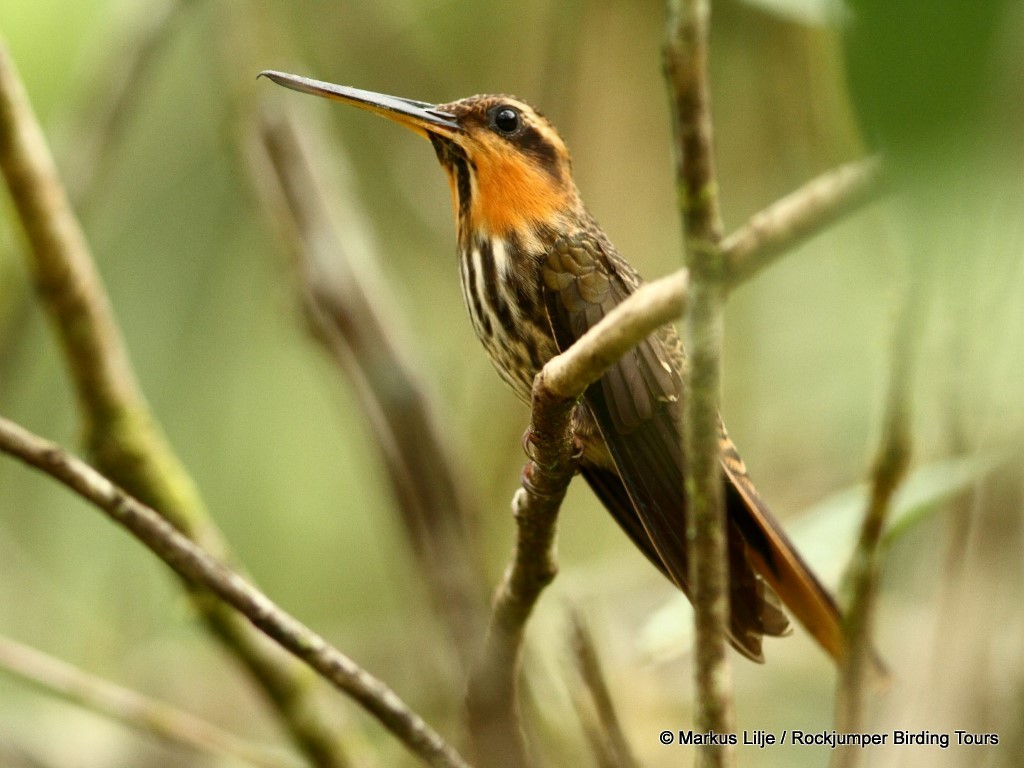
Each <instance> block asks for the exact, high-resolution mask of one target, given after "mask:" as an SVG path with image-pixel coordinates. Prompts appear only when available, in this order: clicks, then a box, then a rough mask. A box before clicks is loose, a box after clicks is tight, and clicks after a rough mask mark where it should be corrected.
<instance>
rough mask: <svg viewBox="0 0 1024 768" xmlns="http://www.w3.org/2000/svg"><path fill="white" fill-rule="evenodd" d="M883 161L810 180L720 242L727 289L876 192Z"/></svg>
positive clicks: (860, 162)
mask: <svg viewBox="0 0 1024 768" xmlns="http://www.w3.org/2000/svg"><path fill="white" fill-rule="evenodd" d="M881 176H882V163H881V160H880V159H879V158H878V157H869V158H867V159H866V160H858V161H856V162H852V163H846V164H845V165H841V166H839V167H838V168H833V169H832V170H829V171H826V172H825V173H823V174H821V175H820V176H818V177H816V178H814V179H811V180H810V181H808V182H807V183H806V184H804V185H803V186H802V187H800V188H799V189H797V190H795V191H793V192H791V193H790V194H788V195H786V196H785V197H783V198H781V199H780V200H777V201H775V202H774V203H772V204H771V205H770V206H768V207H767V208H765V209H764V210H762V211H760V212H758V213H756V214H754V215H753V216H751V217H750V220H749V221H748V222H747V223H746V224H744V225H743V226H742V227H740V228H739V229H738V230H736V231H735V232H733V233H732V234H730V235H729V236H728V237H726V238H725V239H724V240H723V241H722V246H721V248H722V258H723V259H725V266H724V268H725V270H726V272H727V276H726V280H727V282H728V288H729V289H730V290H731V289H733V288H735V287H737V286H738V285H739V284H741V283H743V282H745V281H747V280H749V279H750V278H751V277H753V276H754V275H756V274H757V273H758V272H760V271H761V270H762V269H764V268H765V267H768V266H769V265H771V264H774V263H775V261H776V260H777V259H778V258H779V257H781V256H783V255H784V254H786V253H787V252H788V251H790V250H791V249H792V248H794V247H795V246H797V245H799V244H800V243H801V242H803V241H804V240H807V239H808V238H810V237H813V236H814V235H816V234H818V233H819V232H820V231H821V230H823V229H825V228H826V227H828V226H829V225H830V224H832V223H834V222H835V221H838V220H839V219H841V218H842V217H843V216H845V215H846V214H848V213H850V212H851V211H854V210H856V209H857V208H859V207H860V206H862V205H864V204H866V203H868V202H870V201H871V200H873V199H874V198H875V197H876V196H877V194H878V193H879V191H880V181H881Z"/></svg>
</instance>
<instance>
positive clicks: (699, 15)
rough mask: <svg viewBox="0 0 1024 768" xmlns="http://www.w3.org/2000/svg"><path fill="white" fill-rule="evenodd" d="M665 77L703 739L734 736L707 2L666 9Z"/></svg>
mask: <svg viewBox="0 0 1024 768" xmlns="http://www.w3.org/2000/svg"><path fill="white" fill-rule="evenodd" d="M668 7H669V22H668V33H667V39H666V42H665V74H666V79H667V81H668V87H669V94H670V99H671V105H672V116H673V127H674V130H675V137H676V187H677V190H678V192H677V194H678V197H679V201H680V206H681V209H682V218H683V236H684V243H685V249H686V266H687V268H688V269H689V271H690V292H689V298H688V301H687V311H686V322H685V330H686V334H685V335H686V339H685V341H686V347H687V351H688V352H689V355H690V357H689V364H688V365H687V367H686V370H685V372H684V384H685V386H686V398H685V401H684V403H683V455H684V456H686V462H685V467H684V483H683V484H684V488H685V497H686V514H687V539H688V541H689V542H690V545H689V560H690V566H689V567H690V584H691V586H692V590H693V595H692V597H693V608H694V623H695V628H696V654H695V658H696V669H695V683H696V686H695V700H696V701H695V706H696V708H697V727H698V728H699V729H700V730H701V731H704V732H709V731H715V732H716V733H730V732H732V731H733V720H734V717H733V711H732V710H733V708H732V673H731V668H730V665H729V657H728V656H727V654H726V643H725V633H726V626H727V623H728V620H729V590H728V579H729V573H728V566H727V561H726V536H725V530H726V529H725V508H724V504H723V491H722V473H721V469H720V461H721V456H720V448H719V440H718V428H719V427H718V404H719V397H720V391H721V355H722V333H723V326H722V314H723V306H724V302H725V274H726V273H725V269H724V261H723V259H722V257H721V251H720V244H721V238H722V221H721V215H720V213H719V206H718V182H717V179H716V177H715V163H714V142H713V138H712V124H711V106H710V88H709V85H708V29H709V19H710V15H711V7H710V2H709V0H670V2H669V3H668ZM697 760H698V765H703V766H708V768H712V767H714V768H719V767H721V766H728V765H732V764H734V763H735V751H734V750H733V749H731V747H730V746H729V745H708V746H704V747H701V748H700V749H699V750H698V753H697Z"/></svg>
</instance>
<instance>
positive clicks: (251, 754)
mask: <svg viewBox="0 0 1024 768" xmlns="http://www.w3.org/2000/svg"><path fill="white" fill-rule="evenodd" d="M0 671H3V672H6V673H7V674H9V675H12V676H14V677H16V678H18V679H20V680H22V681H23V682H26V683H28V684H30V685H33V686H35V687H36V688H38V689H40V690H41V691H45V692H46V693H49V694H53V695H55V696H58V697H59V698H61V699H64V700H65V701H68V702H71V703H72V704H77V705H79V706H81V707H84V708H86V709H88V710H91V711H93V712H98V713H99V714H102V715H106V716H107V717H109V718H111V719H113V720H116V721H118V722H120V723H123V724H124V725H127V726H129V727H131V728H134V729H135V730H137V731H140V732H142V733H146V734H149V735H152V736H156V737H157V738H159V739H163V740H164V741H166V742H169V743H172V744H178V745H181V746H184V747H188V748H189V749H192V750H195V751H197V752H198V753H200V754H207V755H209V754H216V755H221V756H224V757H228V758H233V759H235V760H243V761H245V762H247V763H249V764H250V765H255V766H260V768H291V767H292V766H295V764H296V763H295V760H294V759H289V758H287V757H286V756H284V755H282V754H279V753H278V752H277V751H275V750H272V749H270V748H268V747H263V746H258V745H256V744H252V743H250V742H247V741H246V740H245V739H242V738H240V737H239V736H236V735H235V734H233V733H228V732H227V731H224V730H221V729H220V728H217V727H215V726H212V725H210V724H209V723H208V722H206V721H205V720H201V719H200V718H198V717H196V716H194V715H190V714H188V713H186V712H182V711H181V710H179V709H176V708H174V707H172V706H170V705H168V704H165V703H163V702H161V701H155V700H153V699H150V698H148V697H146V696H143V695H141V694H139V693H136V692H135V691H132V690H129V689H127V688H122V687H121V686H119V685H114V684H113V683H111V682H109V681H107V680H104V679H102V678H100V677H97V676H95V675H91V674H89V673H88V672H84V671H82V670H81V669H78V668H77V667H74V666H72V665H71V664H68V663H66V662H64V661H61V660H60V659H55V658H53V657H52V656H48V655H47V654H45V653H42V652H41V651H38V650H36V649H35V648H30V647H28V646H26V645H22V644H21V643H18V642H15V641H14V640H11V639H9V638H5V637H0Z"/></svg>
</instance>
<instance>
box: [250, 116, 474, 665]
mask: <svg viewBox="0 0 1024 768" xmlns="http://www.w3.org/2000/svg"><path fill="white" fill-rule="evenodd" d="M260 137H261V140H262V141H261V147H262V149H263V152H262V154H261V156H260V158H258V159H262V160H264V162H260V163H258V165H257V162H258V159H254V161H253V163H252V165H254V166H256V168H254V173H253V175H254V176H255V177H256V184H257V186H258V187H260V188H261V191H262V192H263V195H264V198H265V199H266V202H267V208H268V210H273V211H274V212H275V213H276V215H277V217H278V218H280V219H282V224H283V226H282V227H281V229H282V230H285V232H286V236H287V237H288V240H289V241H290V242H289V245H290V247H291V250H292V252H293V254H294V257H295V260H296V271H297V272H298V273H299V286H298V290H299V293H300V297H301V301H302V303H303V307H304V309H305V315H306V319H307V322H308V325H309V328H310V332H311V334H312V335H313V337H314V338H315V339H316V340H317V341H319V342H320V344H321V345H322V346H323V348H324V349H325V350H326V351H327V352H328V354H329V355H330V356H331V358H332V359H333V360H334V361H335V363H337V365H338V367H339V368H340V369H341V371H342V372H343V374H344V375H345V377H346V379H347V380H348V382H349V383H350V384H351V386H352V387H353V389H354V390H355V393H356V396H357V398H358V400H359V402H360V406H361V410H362V412H363V414H364V416H365V418H366V419H367V421H368V422H369V428H368V430H367V431H368V434H369V435H370V436H371V438H372V439H373V440H374V441H375V442H376V445H377V447H378V450H379V452H380V455H381V461H382V464H383V465H384V467H385V469H386V470H387V473H388V477H389V479H390V481H391V487H392V490H393V491H394V494H395V497H396V500H397V502H398V503H397V505H396V506H397V508H398V510H399V512H400V518H401V521H402V523H403V528H404V530H405V531H406V533H407V534H408V537H409V541H410V545H411V547H412V550H413V553H414V554H415V556H416V560H417V563H418V564H419V567H420V573H421V574H422V576H423V580H424V583H426V584H427V585H428V587H429V589H430V594H431V596H432V599H433V603H434V607H435V610H436V611H437V613H438V615H439V616H441V617H442V618H444V619H445V620H446V621H445V625H446V628H447V630H448V632H449V635H450V636H451V638H452V640H453V643H454V646H455V649H456V652H457V656H458V657H459V659H460V660H461V662H462V665H463V669H464V672H468V669H469V667H470V663H471V660H472V659H474V658H475V657H476V654H477V652H478V648H479V643H480V637H481V635H482V634H483V627H484V616H485V612H486V609H487V595H486V590H485V588H484V583H485V582H484V579H483V573H482V568H481V567H480V566H479V564H478V562H476V560H475V557H474V555H475V553H476V550H475V548H474V546H473V537H472V536H471V535H470V533H469V530H468V527H469V525H470V523H471V521H472V520H473V519H474V518H475V515H474V514H473V511H472V510H471V509H470V507H469V503H468V501H467V499H466V493H465V491H464V490H463V488H462V485H463V484H462V483H460V481H459V480H458V478H459V476H460V474H462V473H460V472H459V471H458V470H457V468H456V467H455V463H454V459H453V458H452V455H451V450H450V447H449V445H448V443H447V441H446V440H445V439H444V436H443V434H442V430H441V429H440V427H439V425H438V421H437V418H436V416H435V413H434V409H433V403H432V402H431V400H430V398H429V397H428V394H427V391H426V387H425V386H424V384H423V382H422V381H421V378H420V376H419V375H418V374H417V369H416V366H415V365H414V364H413V363H412V362H411V359H412V357H413V356H412V354H411V353H410V352H409V351H408V350H407V349H405V348H403V347H402V346H401V345H400V343H399V339H400V335H399V334H396V333H395V332H394V329H395V327H396V326H397V325H399V324H400V313H399V312H398V311H397V310H396V308H395V305H394V302H393V301H391V300H390V297H389V296H387V295H385V294H386V291H385V290H384V287H383V280H381V279H379V278H377V276H376V275H374V274H372V273H371V274H366V273H367V271H368V270H371V269H372V266H373V265H372V263H367V262H368V261H369V259H370V258H372V256H371V255H370V254H362V255H363V256H364V257H366V258H363V259H362V260H360V259H358V258H355V257H353V255H352V254H348V253H347V252H346V251H347V250H348V249H346V247H345V246H344V244H343V243H342V241H341V238H340V237H339V235H338V233H337V231H336V229H335V227H334V226H332V223H333V222H332V219H331V214H330V206H329V205H328V202H327V200H326V199H325V195H324V194H323V193H322V192H321V188H322V180H321V179H319V178H318V177H317V175H316V173H315V170H314V167H313V164H312V163H311V162H310V154H309V141H310V137H308V136H307V137H304V136H303V135H302V134H300V133H299V129H298V127H297V126H296V125H295V124H294V123H293V122H292V121H290V120H287V119H271V118H269V117H264V118H263V120H261V123H260ZM263 168H267V169H269V171H270V172H269V173H259V172H258V171H259V170H261V169H263ZM267 187H272V188H267ZM271 198H272V199H271Z"/></svg>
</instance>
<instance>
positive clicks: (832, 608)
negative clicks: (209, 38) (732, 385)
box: [260, 70, 844, 662]
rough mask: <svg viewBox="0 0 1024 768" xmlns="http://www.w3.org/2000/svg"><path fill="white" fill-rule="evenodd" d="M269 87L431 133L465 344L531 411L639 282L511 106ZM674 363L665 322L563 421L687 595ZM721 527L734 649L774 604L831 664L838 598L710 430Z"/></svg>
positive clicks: (838, 645) (773, 612)
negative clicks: (445, 188)
mask: <svg viewBox="0 0 1024 768" xmlns="http://www.w3.org/2000/svg"><path fill="white" fill-rule="evenodd" d="M260 76H263V77H267V78H269V79H270V80H272V81H273V82H275V83H277V84H279V85H282V86H285V87H287V88H290V89H292V90H295V91H300V92H302V93H307V94H312V95H315V96H321V97H324V98H327V99H332V100H334V101H340V102H342V103H344V104H349V105H352V106H355V107H358V108H360V109H363V110H366V111H368V112H373V113H375V114H377V115H380V116H382V117H385V118H387V119H389V120H391V121H392V122H395V123H398V124H400V125H403V126H405V127H406V128H408V129H410V130H412V131H413V132H415V133H417V134H419V135H420V136H422V137H423V138H425V139H427V140H428V141H429V142H430V143H431V145H432V146H433V148H434V152H435V153H436V155H437V159H438V160H439V161H440V164H441V167H442V169H443V170H444V172H445V175H446V176H447V179H448V183H449V186H450V188H451V194H452V201H453V207H454V214H455V231H456V244H457V255H458V269H459V277H460V279H461V282H462V295H463V298H464V300H465V305H466V309H467V310H468V312H469V317H470V320H471V322H472V324H473V329H474V330H475V332H476V335H477V337H478V338H479V339H480V341H481V342H482V343H483V346H484V349H486V351H487V354H488V356H489V357H490V359H491V362H492V363H493V364H494V367H495V368H496V369H497V371H498V374H499V375H500V376H501V378H502V379H504V380H505V381H506V382H507V383H508V384H509V385H510V386H511V387H512V389H513V390H514V391H515V393H516V395H517V396H518V397H519V399H520V400H522V401H524V402H525V403H527V404H529V403H530V402H531V391H532V386H533V380H534V377H535V376H536V375H537V373H538V372H539V371H540V370H541V368H542V367H543V366H544V364H545V363H546V362H547V361H548V360H550V359H551V358H552V357H554V356H555V355H557V354H559V353H561V352H564V351H565V350H566V349H568V348H569V347H570V346H572V344H573V343H574V342H575V341H576V340H577V339H578V338H580V336H582V335H583V334H584V333H586V332H587V330H588V329H589V328H591V327H592V326H594V324H596V323H597V322H598V321H599V320H601V318H602V317H604V316H605V315H606V314H608V312H610V311H611V310H612V309H614V308H615V306H616V305H617V304H619V303H620V302H621V301H623V300H624V299H625V298H626V297H627V296H629V295H630V294H631V293H632V292H633V291H635V290H636V289H637V288H638V287H639V286H640V285H641V284H642V282H643V281H642V278H641V277H640V275H639V274H638V273H637V271H636V270H635V269H634V268H633V267H632V266H631V265H630V264H629V262H627V261H626V260H625V259H624V258H623V257H622V256H621V255H620V254H619V252H618V251H617V250H616V248H615V246H614V245H612V243H611V241H610V240H609V239H608V237H607V235H606V234H605V233H604V231H603V230H602V229H601V227H600V226H599V225H598V223H597V221H596V220H595V219H594V217H593V216H592V215H591V214H590V212H589V211H588V210H587V207H586V206H585V205H584V203H583V200H582V199H581V197H580V193H579V190H578V189H577V187H576V183H575V181H574V179H573V174H572V159H571V157H570V155H569V151H568V149H567V148H566V145H565V142H564V141H563V140H562V138H561V137H560V136H559V134H558V132H557V131H556V130H555V128H554V126H553V125H552V124H551V122H550V121H549V120H548V119H547V118H546V117H544V115H543V114H541V113H540V112H539V111H537V110H536V109H534V108H533V107H531V106H530V105H528V104H526V103H525V102H523V101H521V100H520V99H517V98H515V97H512V96H506V95H480V96H470V97H468V98H464V99H460V100H458V101H453V102H450V103H447V104H431V103H427V102H423V101H415V100H412V99H405V98H399V97H396V96H388V95H384V94H380V93H374V92H372V91H364V90H361V89H358V88H350V87H347V86H341V85H335V84H332V83H327V82H322V81H319V80H312V79H309V78H306V77H300V76H298V75H291V74H287V73H284V72H276V71H272V70H267V71H264V72H261V73H260ZM685 364H686V362H685V353H684V350H683V346H682V343H681V341H680V339H679V336H678V334H677V332H676V330H675V328H674V327H673V326H672V325H671V324H669V325H665V326H663V327H662V328H660V329H658V330H657V331H656V332H654V333H652V334H651V335H650V336H648V337H647V338H646V339H644V340H643V341H642V342H640V343H639V344H638V345H637V346H636V347H635V348H634V349H633V350H631V351H630V352H628V353H627V354H626V355H624V356H623V357H622V358H621V359H620V360H619V361H618V362H617V363H616V364H615V365H613V366H611V367H610V368H609V369H608V370H607V372H605V374H604V375H603V376H602V377H601V378H600V379H599V380H598V381H596V382H595V383H594V384H592V385H591V386H590V387H589V388H588V389H587V390H586V392H585V393H584V395H583V397H582V398H581V400H580V402H579V403H578V404H577V405H576V407H575V410H574V412H573V419H572V425H573V430H574V435H575V438H576V440H577V442H578V445H579V446H580V447H581V456H580V461H579V471H580V474H581V475H582V476H583V478H584V479H585V480H586V481H587V483H588V484H589V485H590V487H591V488H592V489H593V490H594V492H595V493H596V494H597V496H598V498H599V499H600V500H601V502H602V503H603V504H604V506H605V507H606V508H607V509H608V511H609V512H610V513H611V515H612V516H613V517H614V519H615V520H616V522H617V523H618V524H619V526H620V527H621V528H622V530H623V531H624V532H625V533H626V535H627V536H628V537H629V538H630V539H631V540H632V541H633V543H634V544H635V545H636V546H637V547H638V548H639V549H640V551H641V552H642V553H643V554H644V555H645V556H646V557H647V559H648V560H649V561H650V562H651V563H653V564H654V566H655V567H657V568H658V569H659V570H660V571H661V572H662V573H663V574H664V575H665V576H667V577H668V578H669V580H670V581H671V582H672V583H674V584H675V585H676V586H677V587H678V588H679V589H680V590H682V591H683V593H685V594H686V595H687V597H690V586H689V581H690V578H689V572H688V570H687V541H686V503H685V499H684V494H683V460H684V456H683V452H682V434H681V422H680V410H681V407H682V399H683V397H685V393H684V391H683V370H684V367H685ZM719 439H720V447H721V465H722V474H723V478H724V490H725V506H726V518H727V527H728V532H727V533H728V564H729V604H730V617H729V622H728V626H727V633H728V640H729V642H730V643H731V645H732V646H733V647H734V648H735V649H736V650H737V651H739V652H740V653H741V654H743V655H744V656H746V657H747V658H749V659H751V660H753V661H757V662H763V661H764V655H763V652H762V639H763V637H764V636H769V637H779V636H783V635H787V634H789V633H790V632H791V631H792V627H791V625H790V621H789V618H788V617H787V615H786V612H785V611H784V610H783V608H782V606H783V605H785V606H786V608H788V610H789V611H790V612H791V613H792V614H793V616H794V617H795V618H796V619H797V620H798V621H799V622H800V623H801V624H802V625H803V626H804V627H805V628H806V629H807V631H808V632H809V633H810V634H811V635H812V637H814V639H815V640H816V641H817V642H818V643H819V645H821V647H822V648H823V649H824V650H825V651H826V652H827V653H828V654H829V655H830V656H831V657H832V658H833V659H835V660H836V661H839V660H840V659H841V658H842V656H843V653H844V643H843V633H842V622H841V614H840V612H839V609H838V607H837V605H836V602H835V600H834V599H833V597H832V596H831V594H830V593H829V592H828V590H827V589H826V588H825V587H824V586H823V585H822V584H821V582H820V581H819V580H818V578H817V577H816V576H815V575H814V573H813V571H812V570H811V569H810V568H809V567H808V565H807V564H806V563H805V562H804V560H803V558H802V557H801V556H800V554H799V553H798V552H797V550H796V549H795V547H794V546H793V544H792V543H791V542H790V540H789V538H788V537H787V536H786V534H785V532H784V531H783V529H782V527H781V526H780V525H779V523H778V522H777V521H776V519H775V518H774V516H773V515H772V513H771V512H770V511H769V509H768V506H767V505H766V504H765V502H764V501H763V500H762V498H761V496H760V494H759V493H758V492H757V490H756V489H755V487H754V484H753V482H752V481H751V479H750V476H749V475H748V473H747V469H746V467H745V465H744V463H743V461H742V459H740V456H739V453H738V452H737V451H736V447H735V446H734V445H733V442H732V440H730V438H729V436H728V434H727V432H726V430H725V427H724V425H723V424H722V423H721V420H719Z"/></svg>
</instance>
